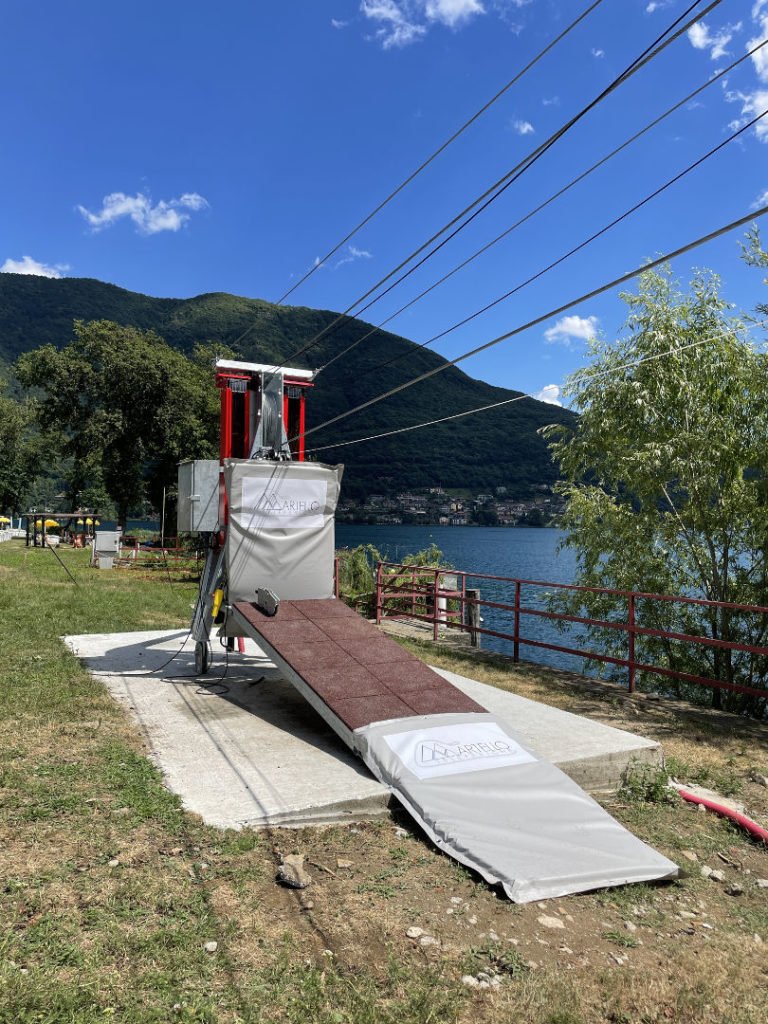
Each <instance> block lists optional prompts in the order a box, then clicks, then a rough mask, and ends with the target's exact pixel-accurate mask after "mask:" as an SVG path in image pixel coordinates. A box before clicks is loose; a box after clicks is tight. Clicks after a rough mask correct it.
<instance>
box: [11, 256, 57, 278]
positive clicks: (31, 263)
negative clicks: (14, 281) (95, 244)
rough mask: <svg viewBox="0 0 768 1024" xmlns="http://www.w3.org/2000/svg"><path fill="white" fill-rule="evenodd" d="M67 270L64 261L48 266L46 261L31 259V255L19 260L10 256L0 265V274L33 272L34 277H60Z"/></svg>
mask: <svg viewBox="0 0 768 1024" xmlns="http://www.w3.org/2000/svg"><path fill="white" fill-rule="evenodd" d="M65 270H69V267H68V266H67V265H66V264H65V263H57V264H56V265H55V266H50V265H49V264H48V263H40V262H38V260H33V259H32V257H31V256H22V257H21V259H20V260H12V259H11V258H10V257H9V258H8V259H7V260H6V261H5V263H4V264H3V265H2V267H0V274H33V275H34V276H35V277H61V276H62V273H63V271H65Z"/></svg>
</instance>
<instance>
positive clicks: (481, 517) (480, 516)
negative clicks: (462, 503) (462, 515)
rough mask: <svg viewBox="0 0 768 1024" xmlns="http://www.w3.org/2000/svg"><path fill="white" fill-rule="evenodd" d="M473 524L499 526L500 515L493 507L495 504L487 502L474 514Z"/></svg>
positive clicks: (475, 510)
mask: <svg viewBox="0 0 768 1024" xmlns="http://www.w3.org/2000/svg"><path fill="white" fill-rule="evenodd" d="M472 522H473V523H477V525H478V526H498V525H499V514H498V512H497V511H496V509H495V508H494V507H493V502H490V501H486V502H484V503H483V504H482V505H481V506H480V507H479V508H476V509H474V510H473V512H472Z"/></svg>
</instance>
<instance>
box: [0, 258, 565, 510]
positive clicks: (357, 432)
mask: <svg viewBox="0 0 768 1024" xmlns="http://www.w3.org/2000/svg"><path fill="white" fill-rule="evenodd" d="M336 316H337V314H335V313H333V312H330V311H328V310H317V309H308V308H306V307H303V306H275V305H273V304H271V303H269V302H263V301H261V300H260V299H246V298H242V297H240V296H236V295H229V294H227V293H225V292H212V293H210V294H207V295H198V296H196V297H195V298H192V299H156V298H152V297H150V296H148V295H141V294H138V293H136V292H130V291H126V290H125V289H123V288H118V287H116V286H115V285H111V284H104V283H103V282H101V281H96V280H92V279H90V278H61V279H51V278H43V277H34V276H28V275H21V274H0V364H5V365H6V367H7V366H10V365H11V364H12V363H13V362H14V360H15V359H16V358H17V357H18V356H19V355H21V353H22V352H27V351H30V350H32V349H35V348H38V347H39V346H40V345H43V344H46V343H48V342H50V343H51V344H53V345H55V346H57V347H59V346H63V345H65V344H67V342H68V341H69V340H70V339H71V337H72V321H73V320H75V319H78V320H97V319H104V320H113V321H115V322H117V323H120V324H125V325H131V326H134V327H140V328H142V329H144V330H146V329H148V328H152V329H154V330H155V331H156V332H157V333H158V334H159V335H160V336H161V337H163V338H164V339H165V341H166V342H167V343H168V344H169V345H172V346H174V347H175V348H178V349H180V350H182V351H184V352H190V351H191V350H192V348H193V346H194V345H195V344H196V343H198V342H216V343H219V344H222V345H225V346H228V347H230V348H231V349H233V350H234V351H235V352H236V353H237V355H238V356H239V357H240V358H242V359H244V360H248V361H253V362H265V363H272V362H275V363H281V362H283V361H284V360H285V361H286V362H287V363H288V365H299V366H305V367H308V368H311V369H315V368H318V367H321V366H323V365H324V364H325V363H326V362H327V361H328V360H329V359H331V358H332V357H333V356H334V355H336V354H337V353H339V352H340V351H342V350H343V349H345V348H346V347H347V346H348V345H351V344H352V343H353V342H355V341H357V339H359V338H360V337H361V336H362V335H363V334H367V333H368V331H369V330H370V329H371V325H369V324H367V323H365V322H363V321H361V320H356V319H354V318H352V317H346V318H344V320H342V321H341V322H340V324H339V325H338V326H337V327H335V328H333V330H331V331H330V332H329V333H328V334H327V335H325V336H324V337H323V338H322V340H321V341H319V342H318V343H317V344H316V345H315V346H314V347H313V348H312V349H311V350H309V351H308V352H306V353H305V354H304V355H303V356H301V357H298V358H297V359H296V360H295V361H292V359H291V357H292V354H293V353H294V352H296V351H297V350H298V349H300V348H301V347H302V346H303V345H305V344H306V343H307V342H308V341H309V340H310V339H312V338H313V337H314V336H315V335H316V334H317V333H318V332H319V331H321V330H322V329H323V328H324V327H327V326H328V325H329V324H331V323H332V322H333V321H334V320H335V319H336ZM395 356H403V358H401V359H398V360H397V361H396V362H393V363H392V364H391V365H389V366H385V367H381V366H380V364H381V363H383V362H385V361H387V360H390V359H392V358H393V357H395ZM444 362H445V360H444V359H443V358H442V357H441V356H439V355H437V354H436V353H434V352H431V351H430V350H428V349H420V348H419V347H418V346H417V345H415V344H414V343H413V342H411V341H408V340H407V339H406V338H401V337H399V336H397V335H395V334H390V333H388V332H386V331H378V330H377V331H376V332H375V333H374V334H372V335H371V337H370V338H368V339H367V340H366V341H364V342H362V344H360V345H358V346H357V348H355V349H353V350H352V351H351V352H350V353H349V354H348V355H345V356H343V357H342V358H340V359H338V360H337V361H336V362H335V363H333V365H332V366H330V367H329V368H328V370H327V371H325V372H323V373H322V374H321V375H320V376H319V378H318V380H317V383H316V385H315V387H314V388H313V389H312V391H311V393H310V396H309V399H308V406H309V416H308V420H309V422H308V426H309V427H311V426H312V425H313V424H320V423H322V422H324V421H326V420H328V419H330V418H331V417H333V416H336V415H338V414H339V413H340V412H343V411H345V410H347V409H349V408H352V407H353V406H356V405H359V404H360V403H361V402H364V401H366V400H367V399H369V398H372V397H374V396H375V395H378V394H380V393H381V392H383V391H387V390H389V389H390V388H393V387H396V386H397V385H398V384H401V383H403V382H404V381H406V380H408V379H410V378H412V377H415V376H418V375H419V374H421V373H424V372H426V371H428V370H431V369H433V368H434V367H436V366H439V365H441V364H442V363H444ZM137 383H138V382H137ZM518 394H520V392H515V391H508V390H506V389H504V388H497V387H494V386H492V385H490V384H486V383H484V382H483V381H479V380H475V379H473V378H472V377H469V376H467V375H466V374H465V373H463V372H462V371H461V370H459V369H458V368H456V367H450V368H449V369H447V370H445V371H444V372H443V373H440V374H438V375H437V376H435V377H433V378H432V379H431V380H428V381H424V382H423V383H421V384H417V385H415V386H414V387H411V388H409V389H407V390H406V391H403V392H401V393H400V394H398V395H395V396H393V397H392V398H391V399H387V400H385V401H383V402H381V403H379V404H378V405H375V406H373V407H371V408H370V409H367V410H365V411H364V412H362V413H358V414H355V415H354V416H350V417H349V419H347V420H344V421H343V422H341V423H339V424H338V425H337V426H334V427H329V428H326V429H324V430H322V431H318V432H317V433H316V434H312V435H311V436H310V437H308V438H307V444H308V447H310V448H313V447H319V446H322V445H328V444H332V443H337V442H339V441H345V440H352V439H354V438H357V437H360V436H365V435H369V434H377V433H379V432H382V431H387V430H396V429H397V428H399V427H404V426H409V425H410V424H414V423H420V422H422V421H425V420H431V419H436V418H439V417H443V416H448V415H451V414H452V413H458V412H462V411H464V410H466V409H471V408H474V407H476V406H481V405H488V404H491V403H493V402H501V401H504V400H505V399H508V398H514V397H515V396H516V395H518ZM573 421H574V417H573V414H572V413H570V412H569V411H568V410H565V409H561V408H559V407H557V406H552V405H546V404H544V403H542V402H537V401H535V400H534V399H531V398H523V399H521V400H520V401H518V402H514V403H513V404H511V405H508V406H503V407H501V408H499V409H492V410H489V411H487V412H483V413H480V414H478V415H475V416H468V417H466V418H463V419H458V420H453V421H449V422H448V423H443V424H439V425H437V426H433V427H428V428H426V429H423V430H417V431H413V432H411V433H406V434H400V435H395V436H393V437H389V438H383V439H381V440H378V441H368V442H363V443H361V444H356V445H350V446H349V447H346V448H335V449H333V448H332V449H329V450H328V451H324V452H322V453H318V458H321V459H322V460H323V461H328V462H344V463H345V464H346V467H347V469H346V474H345V488H344V489H345V493H346V495H347V497H361V496H363V495H365V494H369V493H372V492H378V493H393V492H396V491H400V490H403V489H405V488H419V487H430V486H432V487H434V486H442V487H445V488H471V489H473V490H488V489H490V488H493V487H498V486H504V487H506V488H507V491H508V494H509V495H510V496H512V497H520V498H523V497H526V496H527V495H528V494H529V493H530V492H531V489H532V488H533V487H534V486H535V485H537V484H542V483H553V482H554V481H555V479H556V476H557V474H556V470H555V467H554V466H553V464H552V462H551V461H550V458H549V454H548V451H547V447H546V444H545V443H544V441H543V440H542V439H541V437H539V435H538V434H537V433H536V431H537V429H538V428H539V427H541V426H544V425H545V424H547V423H566V424H571V423H573Z"/></svg>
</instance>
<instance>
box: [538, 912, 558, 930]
mask: <svg viewBox="0 0 768 1024" xmlns="http://www.w3.org/2000/svg"><path fill="white" fill-rule="evenodd" d="M536 920H537V921H538V922H539V924H540V925H541V926H542V928H565V924H564V923H563V921H562V919H561V918H559V917H547V915H546V914H542V915H541V917H537V918H536Z"/></svg>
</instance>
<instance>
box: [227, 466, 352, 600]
mask: <svg viewBox="0 0 768 1024" xmlns="http://www.w3.org/2000/svg"><path fill="white" fill-rule="evenodd" d="M343 471H344V467H343V466H325V465H322V464H321V463H319V462H268V461H266V460H265V461H261V460H255V461H251V460H243V459H227V460H225V462H224V482H225V486H226V489H227V503H228V507H229V528H228V530H227V541H226V559H227V579H228V590H227V595H228V599H229V601H253V600H254V598H255V591H256V588H257V587H265V588H267V589H268V590H271V591H272V592H273V593H275V594H277V596H278V597H279V598H280V599H281V600H285V601H297V600H302V599H311V598H324V597H333V591H334V555H335V544H334V514H335V512H336V504H337V502H338V500H339V489H340V486H341V475H342V473H343Z"/></svg>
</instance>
